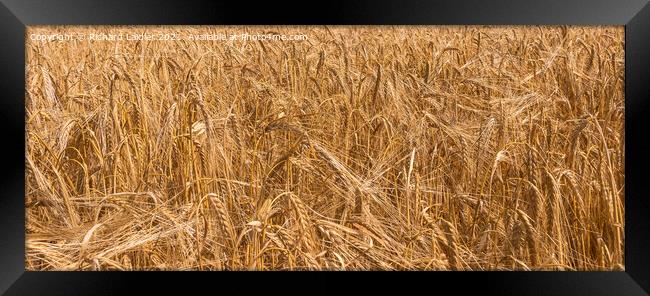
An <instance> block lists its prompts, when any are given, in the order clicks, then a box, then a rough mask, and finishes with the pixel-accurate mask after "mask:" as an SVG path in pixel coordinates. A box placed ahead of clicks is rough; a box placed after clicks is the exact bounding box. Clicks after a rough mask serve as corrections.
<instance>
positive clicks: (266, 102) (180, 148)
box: [25, 26, 625, 271]
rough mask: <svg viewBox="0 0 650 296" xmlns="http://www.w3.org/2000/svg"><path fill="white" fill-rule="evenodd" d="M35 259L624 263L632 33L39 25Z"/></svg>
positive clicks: (29, 159)
mask: <svg viewBox="0 0 650 296" xmlns="http://www.w3.org/2000/svg"><path fill="white" fill-rule="evenodd" d="M69 32H75V33H80V32H81V33H89V32H104V33H107V34H108V33H118V32H124V33H134V34H136V33H138V34H141V33H152V34H155V33H161V32H162V33H169V32H172V33H174V34H176V33H178V34H183V36H187V35H188V34H204V33H210V34H225V35H227V34H232V33H242V32H248V33H251V34H258V33H269V32H271V33H274V34H304V36H307V37H308V38H307V39H306V40H291V41H287V40H284V41H282V40H263V41H262V40H220V41H219V40H212V41H210V40H186V39H184V40H176V41H164V40H118V41H111V40H104V41H96V40H68V41H66V40H51V41H39V40H31V39H30V38H29V37H26V39H27V43H26V55H27V64H26V118H25V125H26V130H25V135H26V151H25V172H26V173H25V174H26V175H25V182H26V188H25V192H26V197H25V207H26V242H25V243H26V258H25V260H26V261H25V264H26V268H27V269H28V270H566V271H573V270H623V269H624V259H625V257H624V239H625V237H624V221H625V220H624V206H625V202H624V201H625V199H624V184H625V175H624V161H625V155H624V150H625V142H624V136H625V128H624V107H625V106H624V30H623V27H534V26H533V27H524V26H522V27H509V26H496V27H492V26H443V27H435V26H432V27H427V26H423V27H420V26H415V27H409V26H397V27H392V26H378V27H373V26H369V27H356V26H352V27H345V26H331V27H324V26H307V27H296V26H292V27H270V26H251V27H185V26H183V27H68V26H51V27H28V29H27V35H28V36H29V35H30V34H53V33H60V34H65V33H69Z"/></svg>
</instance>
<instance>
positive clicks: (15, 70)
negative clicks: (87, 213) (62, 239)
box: [0, 0, 650, 295]
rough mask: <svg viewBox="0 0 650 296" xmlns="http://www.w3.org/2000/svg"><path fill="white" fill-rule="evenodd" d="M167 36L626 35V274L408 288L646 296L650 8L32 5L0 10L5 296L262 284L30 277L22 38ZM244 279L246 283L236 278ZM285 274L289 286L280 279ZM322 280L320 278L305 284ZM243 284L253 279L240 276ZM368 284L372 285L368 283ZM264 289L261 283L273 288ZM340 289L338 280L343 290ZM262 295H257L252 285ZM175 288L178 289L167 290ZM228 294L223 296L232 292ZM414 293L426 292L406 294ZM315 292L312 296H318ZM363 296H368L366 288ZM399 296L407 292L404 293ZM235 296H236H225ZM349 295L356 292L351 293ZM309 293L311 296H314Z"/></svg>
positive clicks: (467, 279)
mask: <svg viewBox="0 0 650 296" xmlns="http://www.w3.org/2000/svg"><path fill="white" fill-rule="evenodd" d="M97 24H99V25H139V24H142V25H165V24H205V25H207V24H215V25H220V24H241V25H244V24H249V25H254V24H287V25H290V24H314V25H318V24H348V25H349V24H352V25H375V24H394V25H401V24H412V25H425V24H430V25H438V24H459V25H465V24H470V25H472V24H495V25H625V34H626V35H625V80H626V81H625V92H626V97H625V127H626V129H625V133H626V145H625V154H626V163H625V176H626V184H625V199H626V201H625V204H626V206H625V209H626V211H625V212H626V225H625V271H620V272H615V271H611V272H433V273H428V272H427V273H422V272H420V273H411V272H409V273H405V274H407V275H408V279H406V280H407V281H412V282H416V283H419V285H426V286H427V287H432V288H433V289H440V288H439V287H445V288H446V287H447V286H448V287H449V288H451V289H453V291H454V293H456V292H477V293H479V292H480V293H496V294H500V295H569V294H576V295H649V294H648V291H650V235H649V234H650V215H648V214H649V213H650V199H649V198H647V197H646V196H645V194H646V192H647V191H648V190H647V189H648V186H649V185H650V182H648V176H650V174H648V171H647V168H648V167H650V161H649V157H648V153H647V151H648V148H650V146H649V145H648V144H647V141H646V137H645V133H646V131H645V127H647V126H649V125H648V118H650V117H649V116H648V115H649V113H648V111H649V109H650V101H649V100H647V96H648V94H649V93H650V83H648V81H647V80H648V77H650V76H648V75H649V74H650V38H649V37H650V5H647V0H628V1H622V0H618V1H616V0H611V1H605V0H595V1H579V0H561V1H558V0H552V1H533V0H526V1H516V0H508V1H504V0H498V1H479V0H471V1H467V0H464V1H460V0H455V1H430V2H422V1H413V0H409V1H404V0H401V1H392V2H389V1H356V2H352V1H330V2H327V3H325V2H324V3H306V2H305V3H291V4H280V3H277V2H266V3H251V2H249V1H246V2H244V1H239V2H234V3H222V2H210V1H175V2H170V1H81V0H65V1H49V2H48V1H25V0H22V1H21V0H0V38H1V39H0V40H1V41H0V73H1V75H0V96H1V97H2V100H0V124H1V125H0V127H1V129H2V135H3V136H2V144H1V145H0V147H2V148H3V150H4V153H2V154H0V155H2V157H1V158H0V172H1V173H2V178H0V183H1V184H0V293H5V294H7V295H44V294H54V295H75V294H83V295H88V294H122V293H124V292H133V290H131V288H130V286H129V284H131V285H133V284H136V285H149V287H147V291H150V292H152V291H154V290H156V289H162V290H168V289H185V288H186V287H187V286H186V285H185V284H183V285H179V286H174V284H173V283H181V282H184V281H188V282H190V283H193V284H190V286H197V285H205V283H206V282H207V283H209V284H212V285H214V289H215V291H216V292H220V293H224V292H245V291H249V289H250V288H253V287H254V286H258V285H259V288H264V287H265V285H264V284H258V281H257V280H254V281H253V280H246V282H249V284H248V285H243V286H242V285H236V284H234V283H231V282H230V281H229V280H228V281H226V280H224V279H229V278H230V277H231V276H232V274H229V275H228V276H227V277H226V276H225V275H224V273H211V272H208V273H205V272H201V273H199V272H191V273H177V272H151V273H145V272H32V271H25V263H24V261H25V205H24V196H25V186H24V178H25V161H24V159H25V158H24V157H25V128H24V127H25V125H24V124H25V123H24V119H25V104H24V96H25V29H26V26H30V25H97ZM235 274H237V273H235ZM278 274H282V276H278ZM307 274H314V273H307ZM315 274H317V276H315V277H311V276H308V277H310V278H309V279H304V278H305V276H304V273H301V274H300V275H298V273H290V274H287V273H275V272H270V273H264V276H256V278H261V277H264V278H265V279H266V280H269V282H271V281H275V282H276V285H280V286H281V285H282V284H287V285H293V281H295V279H290V280H287V278H290V277H293V276H299V277H300V278H301V281H303V279H304V283H308V284H311V283H313V284H315V285H318V286H315V287H314V288H317V289H318V290H319V291H320V290H321V289H323V291H324V290H325V289H328V288H327V287H328V286H329V287H331V288H332V290H333V291H338V290H339V288H337V287H336V285H337V284H335V285H331V284H322V283H321V282H320V281H322V280H324V277H323V276H324V275H325V274H327V277H337V278H342V277H343V276H342V274H349V273H335V275H332V273H319V272H316V273H315ZM236 277H242V278H249V277H250V276H249V275H247V274H241V273H239V274H238V275H236ZM395 277H396V275H395V273H372V276H371V277H369V280H366V281H362V283H364V284H365V283H368V284H370V286H372V287H374V288H382V287H384V286H385V285H390V284H391V282H392V281H393V279H395ZM367 278H368V277H367ZM266 280H264V281H266ZM336 280H337V279H334V281H336ZM250 283H254V284H250ZM170 286H171V287H170ZM224 286H225V287H226V288H224ZM404 286H406V287H404V288H407V287H413V288H417V289H418V290H419V288H421V287H417V286H418V285H412V284H409V285H404ZM314 288H312V289H314ZM357 288H360V289H362V290H365V289H366V288H367V287H366V286H363V287H357ZM397 288H399V289H402V288H403V287H402V286H398V287H397ZM228 289H231V291H227V290H228ZM346 290H347V289H346ZM307 291H309V290H307Z"/></svg>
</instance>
